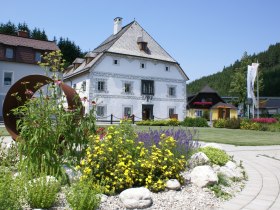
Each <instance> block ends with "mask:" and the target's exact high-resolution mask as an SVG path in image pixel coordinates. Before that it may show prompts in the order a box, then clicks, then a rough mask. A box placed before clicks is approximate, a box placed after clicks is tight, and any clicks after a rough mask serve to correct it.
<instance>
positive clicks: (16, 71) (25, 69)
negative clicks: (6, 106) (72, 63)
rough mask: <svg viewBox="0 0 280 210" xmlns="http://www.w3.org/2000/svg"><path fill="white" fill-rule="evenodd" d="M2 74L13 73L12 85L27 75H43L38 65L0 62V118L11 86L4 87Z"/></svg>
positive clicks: (42, 70)
mask: <svg viewBox="0 0 280 210" xmlns="http://www.w3.org/2000/svg"><path fill="white" fill-rule="evenodd" d="M4 72H13V78H12V85H13V84H14V83H15V82H16V81H18V80H19V79H21V78H22V77H24V76H27V75H31V74H42V75H45V71H44V69H42V68H41V67H40V66H38V65H33V64H24V63H14V62H6V61H0V116H2V105H3V102H4V98H5V96H6V93H7V92H8V90H9V89H10V88H11V86H12V85H10V86H7V85H4Z"/></svg>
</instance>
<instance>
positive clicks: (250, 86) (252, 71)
mask: <svg viewBox="0 0 280 210" xmlns="http://www.w3.org/2000/svg"><path fill="white" fill-rule="evenodd" d="M258 66H259V64H258V63H252V65H251V66H250V65H249V66H248V71H247V97H248V98H251V99H253V104H254V105H255V107H256V108H258V104H257V103H258V102H257V99H256V96H255V93H254V84H255V80H256V77H257V73H258Z"/></svg>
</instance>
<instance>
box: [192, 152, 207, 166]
mask: <svg viewBox="0 0 280 210" xmlns="http://www.w3.org/2000/svg"><path fill="white" fill-rule="evenodd" d="M208 163H209V158H208V157H207V156H206V155H205V154H204V153H203V152H198V153H195V154H193V155H192V156H191V158H190V160H189V167H190V168H194V167H196V166H201V165H207V164H208Z"/></svg>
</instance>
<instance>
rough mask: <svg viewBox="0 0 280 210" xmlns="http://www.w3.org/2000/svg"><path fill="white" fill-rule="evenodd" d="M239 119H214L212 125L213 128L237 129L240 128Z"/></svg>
mask: <svg viewBox="0 0 280 210" xmlns="http://www.w3.org/2000/svg"><path fill="white" fill-rule="evenodd" d="M240 122H241V120H240V119H236V118H231V119H218V120H215V121H214V124H213V126H214V127H215V128H229V129H239V128H240Z"/></svg>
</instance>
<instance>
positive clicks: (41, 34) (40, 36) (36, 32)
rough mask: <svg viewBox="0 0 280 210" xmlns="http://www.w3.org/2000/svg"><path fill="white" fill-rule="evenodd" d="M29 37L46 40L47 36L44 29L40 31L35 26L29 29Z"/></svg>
mask: <svg viewBox="0 0 280 210" xmlns="http://www.w3.org/2000/svg"><path fill="white" fill-rule="evenodd" d="M30 38H32V39H38V40H43V41H48V37H47V35H46V32H45V30H42V31H41V30H40V29H39V28H36V27H35V28H34V29H33V30H32V31H31V33H30Z"/></svg>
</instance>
